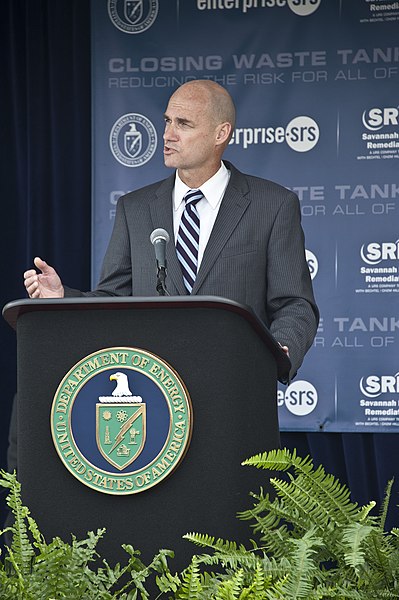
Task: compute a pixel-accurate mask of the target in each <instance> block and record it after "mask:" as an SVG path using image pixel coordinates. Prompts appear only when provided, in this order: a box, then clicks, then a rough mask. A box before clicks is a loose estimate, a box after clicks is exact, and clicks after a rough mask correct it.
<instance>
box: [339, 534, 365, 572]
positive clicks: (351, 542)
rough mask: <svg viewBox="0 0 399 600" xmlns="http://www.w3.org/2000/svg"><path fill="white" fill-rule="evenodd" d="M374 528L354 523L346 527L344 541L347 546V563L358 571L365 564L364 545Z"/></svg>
mask: <svg viewBox="0 0 399 600" xmlns="http://www.w3.org/2000/svg"><path fill="white" fill-rule="evenodd" d="M372 531H373V528H372V527H371V526H370V525H362V524H361V523H352V524H351V525H349V526H348V527H345V529H344V531H343V535H342V541H343V543H344V544H345V549H346V552H345V562H346V564H347V565H349V566H350V567H353V568H354V569H355V570H356V571H358V567H359V566H360V565H363V564H364V548H363V547H362V543H363V541H364V540H365V538H366V537H367V536H368V535H370V533H371V532H372Z"/></svg>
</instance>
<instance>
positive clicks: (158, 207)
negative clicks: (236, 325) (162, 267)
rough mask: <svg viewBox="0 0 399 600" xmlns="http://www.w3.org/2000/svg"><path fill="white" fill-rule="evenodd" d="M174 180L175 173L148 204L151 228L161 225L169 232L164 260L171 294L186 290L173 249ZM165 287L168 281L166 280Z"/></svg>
mask: <svg viewBox="0 0 399 600" xmlns="http://www.w3.org/2000/svg"><path fill="white" fill-rule="evenodd" d="M174 182H175V175H172V176H171V177H169V178H168V179H165V181H163V182H162V183H161V185H160V187H159V188H158V190H157V192H156V195H155V198H154V200H153V202H152V203H151V204H150V212H151V219H152V225H153V228H154V229H156V228H157V227H162V228H163V229H166V231H167V232H168V233H169V236H170V241H169V243H168V244H167V246H166V261H167V267H168V279H169V280H170V281H172V283H173V285H174V286H175V291H174V290H172V288H171V289H170V290H169V291H170V293H172V294H173V295H186V294H187V290H186V288H185V287H184V283H183V276H182V272H181V268H180V263H179V260H178V258H177V254H176V249H175V240H174V234H173V207H172V191H173V186H174ZM166 285H167V287H168V288H169V287H170V285H169V286H168V281H167V282H166Z"/></svg>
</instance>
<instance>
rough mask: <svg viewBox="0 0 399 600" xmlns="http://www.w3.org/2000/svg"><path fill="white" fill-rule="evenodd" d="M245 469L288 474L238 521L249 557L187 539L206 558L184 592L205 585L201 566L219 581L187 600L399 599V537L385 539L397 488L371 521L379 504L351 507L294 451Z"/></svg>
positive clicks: (210, 541)
mask: <svg viewBox="0 0 399 600" xmlns="http://www.w3.org/2000/svg"><path fill="white" fill-rule="evenodd" d="M243 464H244V465H249V466H253V467H255V468H258V469H265V470H268V471H279V472H283V473H285V474H286V475H285V478H284V479H283V478H272V479H271V484H272V486H273V488H274V490H275V495H274V497H273V498H271V497H270V495H268V494H266V495H264V494H263V493H262V492H261V493H260V494H258V495H255V494H253V498H254V499H255V503H254V506H253V507H252V508H251V509H249V510H247V511H245V512H243V513H242V514H241V515H240V518H241V519H245V520H250V521H252V528H253V532H254V533H255V534H256V535H257V536H258V538H259V543H258V544H255V543H254V542H252V547H250V548H248V549H246V548H244V547H243V546H237V545H236V544H235V543H234V542H228V541H224V540H220V539H218V540H215V539H214V538H212V537H210V536H208V535H203V534H199V533H190V534H187V535H186V536H185V537H186V538H187V539H189V540H191V541H192V542H193V543H195V544H197V545H198V546H200V547H201V548H203V549H206V552H207V553H206V554H202V555H199V556H196V557H195V567H196V568H195V570H194V571H190V570H188V571H187V572H186V573H185V579H184V586H183V585H182V587H181V590H183V589H187V587H188V585H189V583H190V578H195V580H196V581H197V582H198V581H199V582H200V583H201V578H200V575H199V566H201V565H202V567H203V569H206V568H208V567H209V566H212V568H215V569H218V573H216V574H213V575H212V576H211V577H210V578H209V579H208V580H206V579H203V581H202V583H201V586H200V587H199V588H198V592H196V594H197V595H192V596H187V595H185V596H184V595H183V596H181V597H182V598H192V599H194V598H195V599H197V598H198V600H205V599H207V600H222V599H223V600H224V599H228V600H233V599H237V600H244V598H245V599H246V600H263V599H270V600H299V599H301V598H303V599H306V600H312V599H315V600H316V599H318V600H324V599H327V598H336V599H339V600H350V599H353V600H368V599H369V600H371V599H372V600H380V599H381V600H382V599H386V598H390V599H395V598H399V530H397V529H393V530H392V531H391V532H389V533H388V532H385V531H384V528H385V519H386V514H387V508H388V502H389V498H390V494H391V488H392V482H390V483H389V484H388V487H387V490H386V494H385V500H384V503H383V507H382V509H381V512H380V515H379V516H373V515H372V514H371V511H372V509H373V508H374V507H375V502H370V503H369V504H367V505H366V506H363V507H360V506H358V504H356V503H353V502H351V500H350V492H349V490H348V488H347V487H345V486H344V485H342V484H341V483H340V482H339V481H338V480H337V479H336V478H334V477H333V476H332V475H329V474H326V473H325V471H324V469H323V467H321V466H320V467H318V468H317V469H314V467H313V463H312V461H311V459H310V458H309V457H307V458H305V459H303V458H300V457H299V456H297V454H296V452H295V451H293V452H290V451H289V450H286V449H284V450H273V451H271V452H268V453H264V454H259V455H257V456H254V457H252V458H250V459H248V460H246V461H245V462H244V463H243ZM210 551H211V552H210ZM177 593H180V592H179V591H178V592H177ZM176 598H180V596H176Z"/></svg>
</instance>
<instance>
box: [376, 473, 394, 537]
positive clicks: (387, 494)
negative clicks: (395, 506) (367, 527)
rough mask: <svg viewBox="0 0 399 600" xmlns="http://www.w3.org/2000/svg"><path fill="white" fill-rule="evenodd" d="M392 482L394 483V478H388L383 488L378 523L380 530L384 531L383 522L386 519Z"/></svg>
mask: <svg viewBox="0 0 399 600" xmlns="http://www.w3.org/2000/svg"><path fill="white" fill-rule="evenodd" d="M393 484H394V479H390V480H389V481H388V483H387V485H386V488H385V492H384V498H383V501H382V505H381V509H380V522H379V523H380V529H381V531H384V529H385V523H386V520H387V514H388V509H389V504H390V501H391V495H392V487H393Z"/></svg>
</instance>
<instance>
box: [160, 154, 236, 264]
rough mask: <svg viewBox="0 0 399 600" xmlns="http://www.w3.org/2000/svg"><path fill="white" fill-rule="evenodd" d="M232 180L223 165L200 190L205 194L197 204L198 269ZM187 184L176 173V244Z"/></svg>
mask: <svg viewBox="0 0 399 600" xmlns="http://www.w3.org/2000/svg"><path fill="white" fill-rule="evenodd" d="M229 179H230V171H229V170H228V169H227V168H226V166H225V165H224V164H223V163H222V164H221V166H220V169H219V171H218V172H217V173H215V175H213V177H211V178H210V179H208V181H205V183H203V184H202V185H201V187H200V188H199V189H200V190H201V192H202V193H203V194H204V197H203V198H201V200H200V201H199V202H198V203H197V211H198V215H199V218H200V239H199V249H198V268H199V266H200V264H201V260H202V257H203V255H204V251H205V248H206V245H207V243H208V240H209V237H210V235H211V232H212V229H213V226H214V224H215V221H216V217H217V214H218V212H219V208H220V204H221V202H222V198H223V196H224V193H225V191H226V187H227V184H228V183H229ZM190 189H191V188H189V187H188V186H187V185H186V184H185V183H183V182H182V180H181V179H180V177H179V174H178V172H177V171H176V179H175V186H174V188H173V194H172V197H173V233H174V236H175V244H176V238H177V232H178V231H179V225H180V221H181V216H182V214H183V210H184V205H185V203H184V202H183V198H184V196H185V195H186V194H187V192H188V191H189V190H190Z"/></svg>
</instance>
